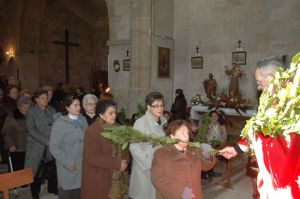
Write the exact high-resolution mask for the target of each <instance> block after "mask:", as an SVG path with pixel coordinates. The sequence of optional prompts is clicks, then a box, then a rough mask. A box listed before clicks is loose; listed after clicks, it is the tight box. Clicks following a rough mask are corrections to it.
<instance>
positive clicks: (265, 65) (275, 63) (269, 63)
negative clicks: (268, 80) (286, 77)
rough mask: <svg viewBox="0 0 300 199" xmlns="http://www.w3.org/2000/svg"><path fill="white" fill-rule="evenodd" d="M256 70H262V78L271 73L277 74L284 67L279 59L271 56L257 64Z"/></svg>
mask: <svg viewBox="0 0 300 199" xmlns="http://www.w3.org/2000/svg"><path fill="white" fill-rule="evenodd" d="M256 68H257V69H259V70H260V73H261V75H262V76H267V75H268V74H270V73H273V74H275V73H276V71H277V68H284V65H283V63H282V60H281V59H280V58H279V57H275V56H270V57H266V58H265V59H263V60H260V61H259V62H257V65H256Z"/></svg>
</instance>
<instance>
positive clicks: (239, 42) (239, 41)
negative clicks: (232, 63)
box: [238, 40, 242, 48]
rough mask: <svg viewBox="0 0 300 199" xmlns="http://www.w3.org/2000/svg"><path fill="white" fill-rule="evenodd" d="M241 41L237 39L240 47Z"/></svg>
mask: <svg viewBox="0 0 300 199" xmlns="http://www.w3.org/2000/svg"><path fill="white" fill-rule="evenodd" d="M241 43H242V41H241V40H238V44H239V48H241Z"/></svg>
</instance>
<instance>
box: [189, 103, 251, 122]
mask: <svg viewBox="0 0 300 199" xmlns="http://www.w3.org/2000/svg"><path fill="white" fill-rule="evenodd" d="M213 110H221V111H224V113H225V115H226V116H232V117H242V118H250V117H252V116H254V115H256V113H257V111H256V110H253V109H249V110H246V111H245V112H243V111H242V110H238V111H237V110H236V109H232V108H221V107H220V108H218V109H216V108H212V109H209V106H205V105H200V104H199V105H195V106H192V108H191V113H190V119H193V120H199V121H202V114H204V113H209V112H210V111H213Z"/></svg>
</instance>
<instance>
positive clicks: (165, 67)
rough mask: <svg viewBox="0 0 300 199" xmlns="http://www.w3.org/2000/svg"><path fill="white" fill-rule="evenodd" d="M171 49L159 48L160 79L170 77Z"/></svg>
mask: <svg viewBox="0 0 300 199" xmlns="http://www.w3.org/2000/svg"><path fill="white" fill-rule="evenodd" d="M170 64H171V62H170V48H163V47H158V67H157V73H158V77H162V78H169V77H170Z"/></svg>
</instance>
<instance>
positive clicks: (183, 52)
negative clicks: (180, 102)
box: [173, 0, 300, 101]
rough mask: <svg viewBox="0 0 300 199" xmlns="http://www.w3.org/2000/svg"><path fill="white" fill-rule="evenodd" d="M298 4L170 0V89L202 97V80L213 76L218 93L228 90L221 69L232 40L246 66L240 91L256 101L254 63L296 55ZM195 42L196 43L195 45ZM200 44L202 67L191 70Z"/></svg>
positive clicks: (227, 60) (267, 0)
mask: <svg viewBox="0 0 300 199" xmlns="http://www.w3.org/2000/svg"><path fill="white" fill-rule="evenodd" d="M299 11H300V2H299V1H298V0H288V1H284V2H283V1H280V0H265V1H261V0H254V1H242V0H224V1H218V0H209V1H208V0H189V1H182V0H175V11H174V12H175V14H174V38H175V54H174V64H175V72H174V74H175V76H174V86H173V88H183V89H184V91H185V93H186V97H187V99H188V100H190V99H191V97H192V96H193V95H195V94H196V93H200V94H203V95H204V89H203V86H202V82H203V80H204V79H207V78H208V74H209V73H210V72H212V73H213V74H214V76H215V79H216V80H217V82H218V86H219V87H218V92H221V91H222V90H224V89H227V88H228V85H229V77H228V76H226V75H225V73H224V65H230V64H231V61H232V52H233V51H235V48H236V47H237V43H236V42H237V41H238V40H242V41H243V43H242V47H244V50H245V51H247V64H246V65H242V66H241V68H242V70H243V71H244V77H243V78H242V79H241V80H240V90H241V92H242V94H243V95H244V96H245V97H248V98H251V99H252V100H253V101H255V94H256V92H255V90H256V83H255V80H254V70H255V65H256V63H257V61H258V60H259V59H262V58H264V57H266V56H270V55H276V56H280V57H281V56H283V55H287V56H288V60H289V61H290V59H291V58H292V56H293V55H294V54H295V53H296V52H297V51H299V46H300V40H299V34H300V12H299ZM199 41H200V42H199ZM195 42H199V43H200V45H199V47H200V53H201V56H203V57H204V68H203V69H191V57H192V56H194V55H195V48H196V45H195Z"/></svg>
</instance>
